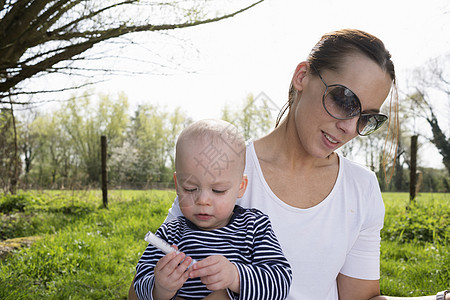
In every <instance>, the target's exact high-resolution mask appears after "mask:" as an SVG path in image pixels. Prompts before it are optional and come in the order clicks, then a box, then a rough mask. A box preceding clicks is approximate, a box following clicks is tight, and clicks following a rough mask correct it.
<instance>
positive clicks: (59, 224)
mask: <svg viewBox="0 0 450 300" xmlns="http://www.w3.org/2000/svg"><path fill="white" fill-rule="evenodd" d="M174 197H175V193H174V191H158V190H150V191H124V190H117V191H109V208H108V209H104V208H103V207H102V197H101V192H100V191H97V190H90V191H35V192H26V193H24V192H22V193H19V194H18V195H17V196H7V197H5V196H3V197H0V212H1V213H0V241H3V240H7V239H12V238H17V237H38V238H37V239H36V241H35V242H34V243H33V244H32V245H31V246H30V247H22V248H20V249H17V250H15V251H13V252H12V253H10V254H7V255H3V257H2V258H1V259H0V299H126V298H127V295H128V288H129V286H130V283H131V280H132V279H133V276H134V268H135V265H136V263H137V261H138V260H139V258H140V256H141V254H142V252H143V250H144V249H145V247H146V242H145V241H144V240H143V237H144V235H145V233H146V232H147V231H148V230H153V231H154V230H156V229H157V228H158V227H159V225H160V224H161V223H162V222H163V221H164V219H165V217H166V214H167V210H168V209H169V207H170V206H171V204H172V201H173V199H174ZM383 197H384V200H385V206H386V218H385V227H384V229H383V231H382V244H381V274H382V275H381V280H380V284H381V290H382V293H383V294H389V295H393V296H421V295H427V294H430V295H431V294H435V293H436V292H437V291H440V290H444V289H448V288H449V287H450V286H449V283H450V274H449V271H448V266H450V251H449V247H448V242H449V236H450V226H449V223H450V222H449V219H448V212H449V211H450V194H419V196H418V197H417V199H416V201H415V203H413V204H411V203H409V196H408V194H404V193H384V194H383Z"/></svg>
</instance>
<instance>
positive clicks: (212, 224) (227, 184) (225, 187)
mask: <svg viewBox="0 0 450 300" xmlns="http://www.w3.org/2000/svg"><path fill="white" fill-rule="evenodd" d="M239 155H244V152H241V153H240V154H238V153H236V152H235V151H233V149H232V148H230V147H229V146H228V145H227V144H225V143H222V142H218V143H215V144H213V143H211V142H207V141H195V142H192V143H186V144H185V147H184V149H183V150H182V151H179V152H178V153H177V170H176V175H175V176H174V177H175V185H176V189H177V194H178V200H179V202H180V208H181V211H182V212H183V215H184V216H185V217H186V218H187V219H189V220H190V221H191V222H192V223H194V224H195V225H197V227H199V228H200V229H203V230H213V229H217V228H221V227H224V226H226V225H227V224H228V222H229V220H230V218H231V215H232V212H233V208H234V205H235V202H236V198H238V197H242V195H243V194H244V192H245V188H246V184H247V179H246V177H245V176H244V175H243V174H242V162H243V161H242V159H240V157H239Z"/></svg>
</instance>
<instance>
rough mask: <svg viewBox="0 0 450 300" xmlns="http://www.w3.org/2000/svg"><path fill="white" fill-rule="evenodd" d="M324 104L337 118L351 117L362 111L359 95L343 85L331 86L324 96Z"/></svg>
mask: <svg viewBox="0 0 450 300" xmlns="http://www.w3.org/2000/svg"><path fill="white" fill-rule="evenodd" d="M324 106H325V108H326V110H327V111H328V113H329V114H331V115H332V116H333V117H335V118H337V119H351V118H353V117H355V116H357V115H359V112H360V111H361V105H360V102H359V99H358V97H356V95H355V94H354V93H353V92H352V91H351V90H349V89H347V88H346V87H343V86H329V87H328V91H327V93H326V95H325V97H324Z"/></svg>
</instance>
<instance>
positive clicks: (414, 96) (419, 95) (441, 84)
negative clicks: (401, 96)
mask: <svg viewBox="0 0 450 300" xmlns="http://www.w3.org/2000/svg"><path fill="white" fill-rule="evenodd" d="M449 58H450V55H447V56H443V57H438V58H435V59H432V60H430V61H429V62H427V64H426V65H425V66H424V67H422V68H419V69H417V70H416V71H415V82H416V85H415V90H414V92H412V93H410V95H409V99H410V101H411V102H412V103H414V104H415V106H416V110H417V108H418V110H417V111H418V114H419V115H420V116H421V117H422V118H423V119H425V120H426V121H427V123H428V124H429V126H430V128H431V132H432V138H431V139H430V141H431V142H432V143H433V144H434V145H435V146H436V148H437V149H438V151H439V153H440V154H441V155H442V162H443V164H444V166H445V168H446V169H447V171H448V173H449V174H450V136H447V135H446V133H445V130H444V129H443V128H442V123H440V122H439V118H438V115H437V112H438V111H440V109H439V108H437V107H438V106H437V104H438V103H439V101H438V100H437V99H438V97H439V96H442V95H444V97H443V98H444V99H445V98H446V99H447V109H448V107H449V105H448V103H449V102H448V100H449V99H450V73H448V67H447V66H448V59H449ZM444 116H445V117H444V120H448V118H447V116H448V114H445V113H444Z"/></svg>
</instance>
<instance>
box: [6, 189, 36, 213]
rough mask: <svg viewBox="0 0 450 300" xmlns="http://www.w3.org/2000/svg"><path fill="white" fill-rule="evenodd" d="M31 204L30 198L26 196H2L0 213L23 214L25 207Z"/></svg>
mask: <svg viewBox="0 0 450 300" xmlns="http://www.w3.org/2000/svg"><path fill="white" fill-rule="evenodd" d="M31 202H32V198H31V196H30V195H28V194H21V195H6V196H2V197H1V198H0V212H2V213H11V212H16V211H20V212H23V211H25V207H27V206H28V205H29V204H30V203H31Z"/></svg>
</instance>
